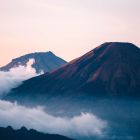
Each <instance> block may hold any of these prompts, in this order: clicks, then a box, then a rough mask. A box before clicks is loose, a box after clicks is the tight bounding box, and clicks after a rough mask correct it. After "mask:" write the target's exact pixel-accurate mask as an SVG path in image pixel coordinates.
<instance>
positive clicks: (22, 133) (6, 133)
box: [0, 127, 72, 140]
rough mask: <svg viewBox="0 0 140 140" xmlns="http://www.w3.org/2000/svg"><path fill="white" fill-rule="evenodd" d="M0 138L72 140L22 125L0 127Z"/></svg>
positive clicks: (3, 139)
mask: <svg viewBox="0 0 140 140" xmlns="http://www.w3.org/2000/svg"><path fill="white" fill-rule="evenodd" d="M0 138H1V139H2V140H11V139H12V140H72V139H69V138H67V137H64V136H60V135H53V134H44V133H40V132H37V131H36V130H33V129H31V130H27V129H26V128H24V127H22V128H21V129H19V130H14V129H12V127H7V128H3V127H0Z"/></svg>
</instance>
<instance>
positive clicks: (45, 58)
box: [0, 51, 66, 73]
mask: <svg viewBox="0 0 140 140" xmlns="http://www.w3.org/2000/svg"><path fill="white" fill-rule="evenodd" d="M30 59H33V60H34V64H32V68H34V69H35V71H36V72H37V73H42V72H50V71H52V70H54V69H56V68H58V67H60V66H62V65H64V64H65V63H66V61H64V60H63V59H61V58H60V57H58V56H56V55H55V54H54V53H53V52H51V51H48V52H35V53H30V54H26V55H23V56H20V57H18V58H15V59H13V60H12V61H11V62H10V63H8V64H7V65H6V66H4V67H1V68H0V70H1V71H9V70H10V69H12V68H16V67H19V66H25V67H26V66H27V63H28V62H29V61H30Z"/></svg>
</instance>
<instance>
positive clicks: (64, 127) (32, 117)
mask: <svg viewBox="0 0 140 140" xmlns="http://www.w3.org/2000/svg"><path fill="white" fill-rule="evenodd" d="M0 126H2V127H6V126H12V127H13V128H15V129H18V128H20V127H22V126H25V127H27V128H28V129H30V128H33V129H36V130H38V131H41V132H46V133H52V134H61V135H65V136H69V137H74V138H75V137H76V138H77V137H88V136H96V137H102V136H103V135H104V130H106V128H107V122H106V121H103V120H101V119H99V118H97V117H96V116H95V115H93V114H90V113H82V114H81V115H80V116H75V117H72V118H68V117H54V116H52V115H50V114H47V113H46V112H45V111H44V110H43V108H41V107H37V108H27V107H24V106H21V105H17V104H16V103H11V102H8V101H3V100H0Z"/></svg>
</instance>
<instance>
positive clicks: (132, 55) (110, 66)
mask: <svg viewBox="0 0 140 140" xmlns="http://www.w3.org/2000/svg"><path fill="white" fill-rule="evenodd" d="M33 87H34V88H33ZM82 94H84V95H85V96H86V95H89V94H90V95H92V96H99V95H100V96H115V97H116V96H133V97H136V96H139V95H140V49H139V48H138V47H136V46H135V45H133V44H131V43H112V42H111V43H105V44H102V45H101V46H99V47H97V48H95V49H93V50H92V51H90V52H88V53H87V54H85V55H83V56H82V57H80V58H78V59H75V60H73V61H71V62H70V63H69V64H67V65H65V66H63V67H62V68H60V69H58V70H56V71H53V72H51V73H49V74H44V75H42V76H39V77H36V78H32V79H30V80H27V81H25V82H24V83H23V84H22V85H21V86H20V87H18V88H16V89H14V90H13V93H11V94H9V96H11V97H14V96H18V97H20V96H29V95H31V97H32V95H39V96H41V95H45V97H46V98H48V97H55V96H63V97H64V96H66V97H68V96H72V97H77V96H79V95H80V96H81V95H82Z"/></svg>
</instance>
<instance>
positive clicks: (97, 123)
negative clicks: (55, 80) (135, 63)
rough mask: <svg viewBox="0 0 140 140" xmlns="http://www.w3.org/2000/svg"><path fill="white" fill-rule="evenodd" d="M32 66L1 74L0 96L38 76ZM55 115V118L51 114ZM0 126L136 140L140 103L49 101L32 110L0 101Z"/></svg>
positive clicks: (78, 137)
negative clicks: (45, 104) (43, 105)
mask: <svg viewBox="0 0 140 140" xmlns="http://www.w3.org/2000/svg"><path fill="white" fill-rule="evenodd" d="M31 65H32V62H31V61H30V63H28V65H27V67H24V66H21V67H19V68H14V69H12V70H11V71H10V72H0V97H3V96H4V95H5V94H8V92H9V91H10V90H11V89H12V88H15V87H17V86H18V85H20V84H21V83H22V81H24V80H26V79H28V78H31V77H34V76H36V75H37V74H36V72H35V70H34V69H32V68H31ZM61 107H63V108H61ZM46 108H47V109H48V110H47V109H46ZM46 110H47V111H46ZM57 112H58V114H57V115H56V116H55V115H52V114H55V113H57ZM59 112H61V113H60V114H61V115H59ZM82 112H84V113H82ZM50 113H51V114H50ZM0 126H1V127H6V126H12V127H13V128H15V129H18V128H20V127H22V126H25V127H27V128H34V129H36V130H38V131H41V132H45V133H53V134H54V133H55V134H61V135H65V136H69V137H71V138H76V139H79V140H81V139H82V140H86V139H89V140H93V139H95V140H99V139H102V140H139V139H140V134H139V130H140V101H139V100H137V101H136V100H135V101H133V99H132V100H130V99H124V100H119V99H118V100H116V99H115V100H114V99H113V100H111V99H100V100H96V99H95V100H87V101H86V100H85V99H84V100H83V101H81V100H76V103H73V102H67V101H65V102H58V101H57V102H50V103H48V105H47V106H45V107H39V106H36V107H32V108H31V107H27V106H26V107H25V106H24V105H18V104H17V103H11V102H9V101H4V100H0Z"/></svg>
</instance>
